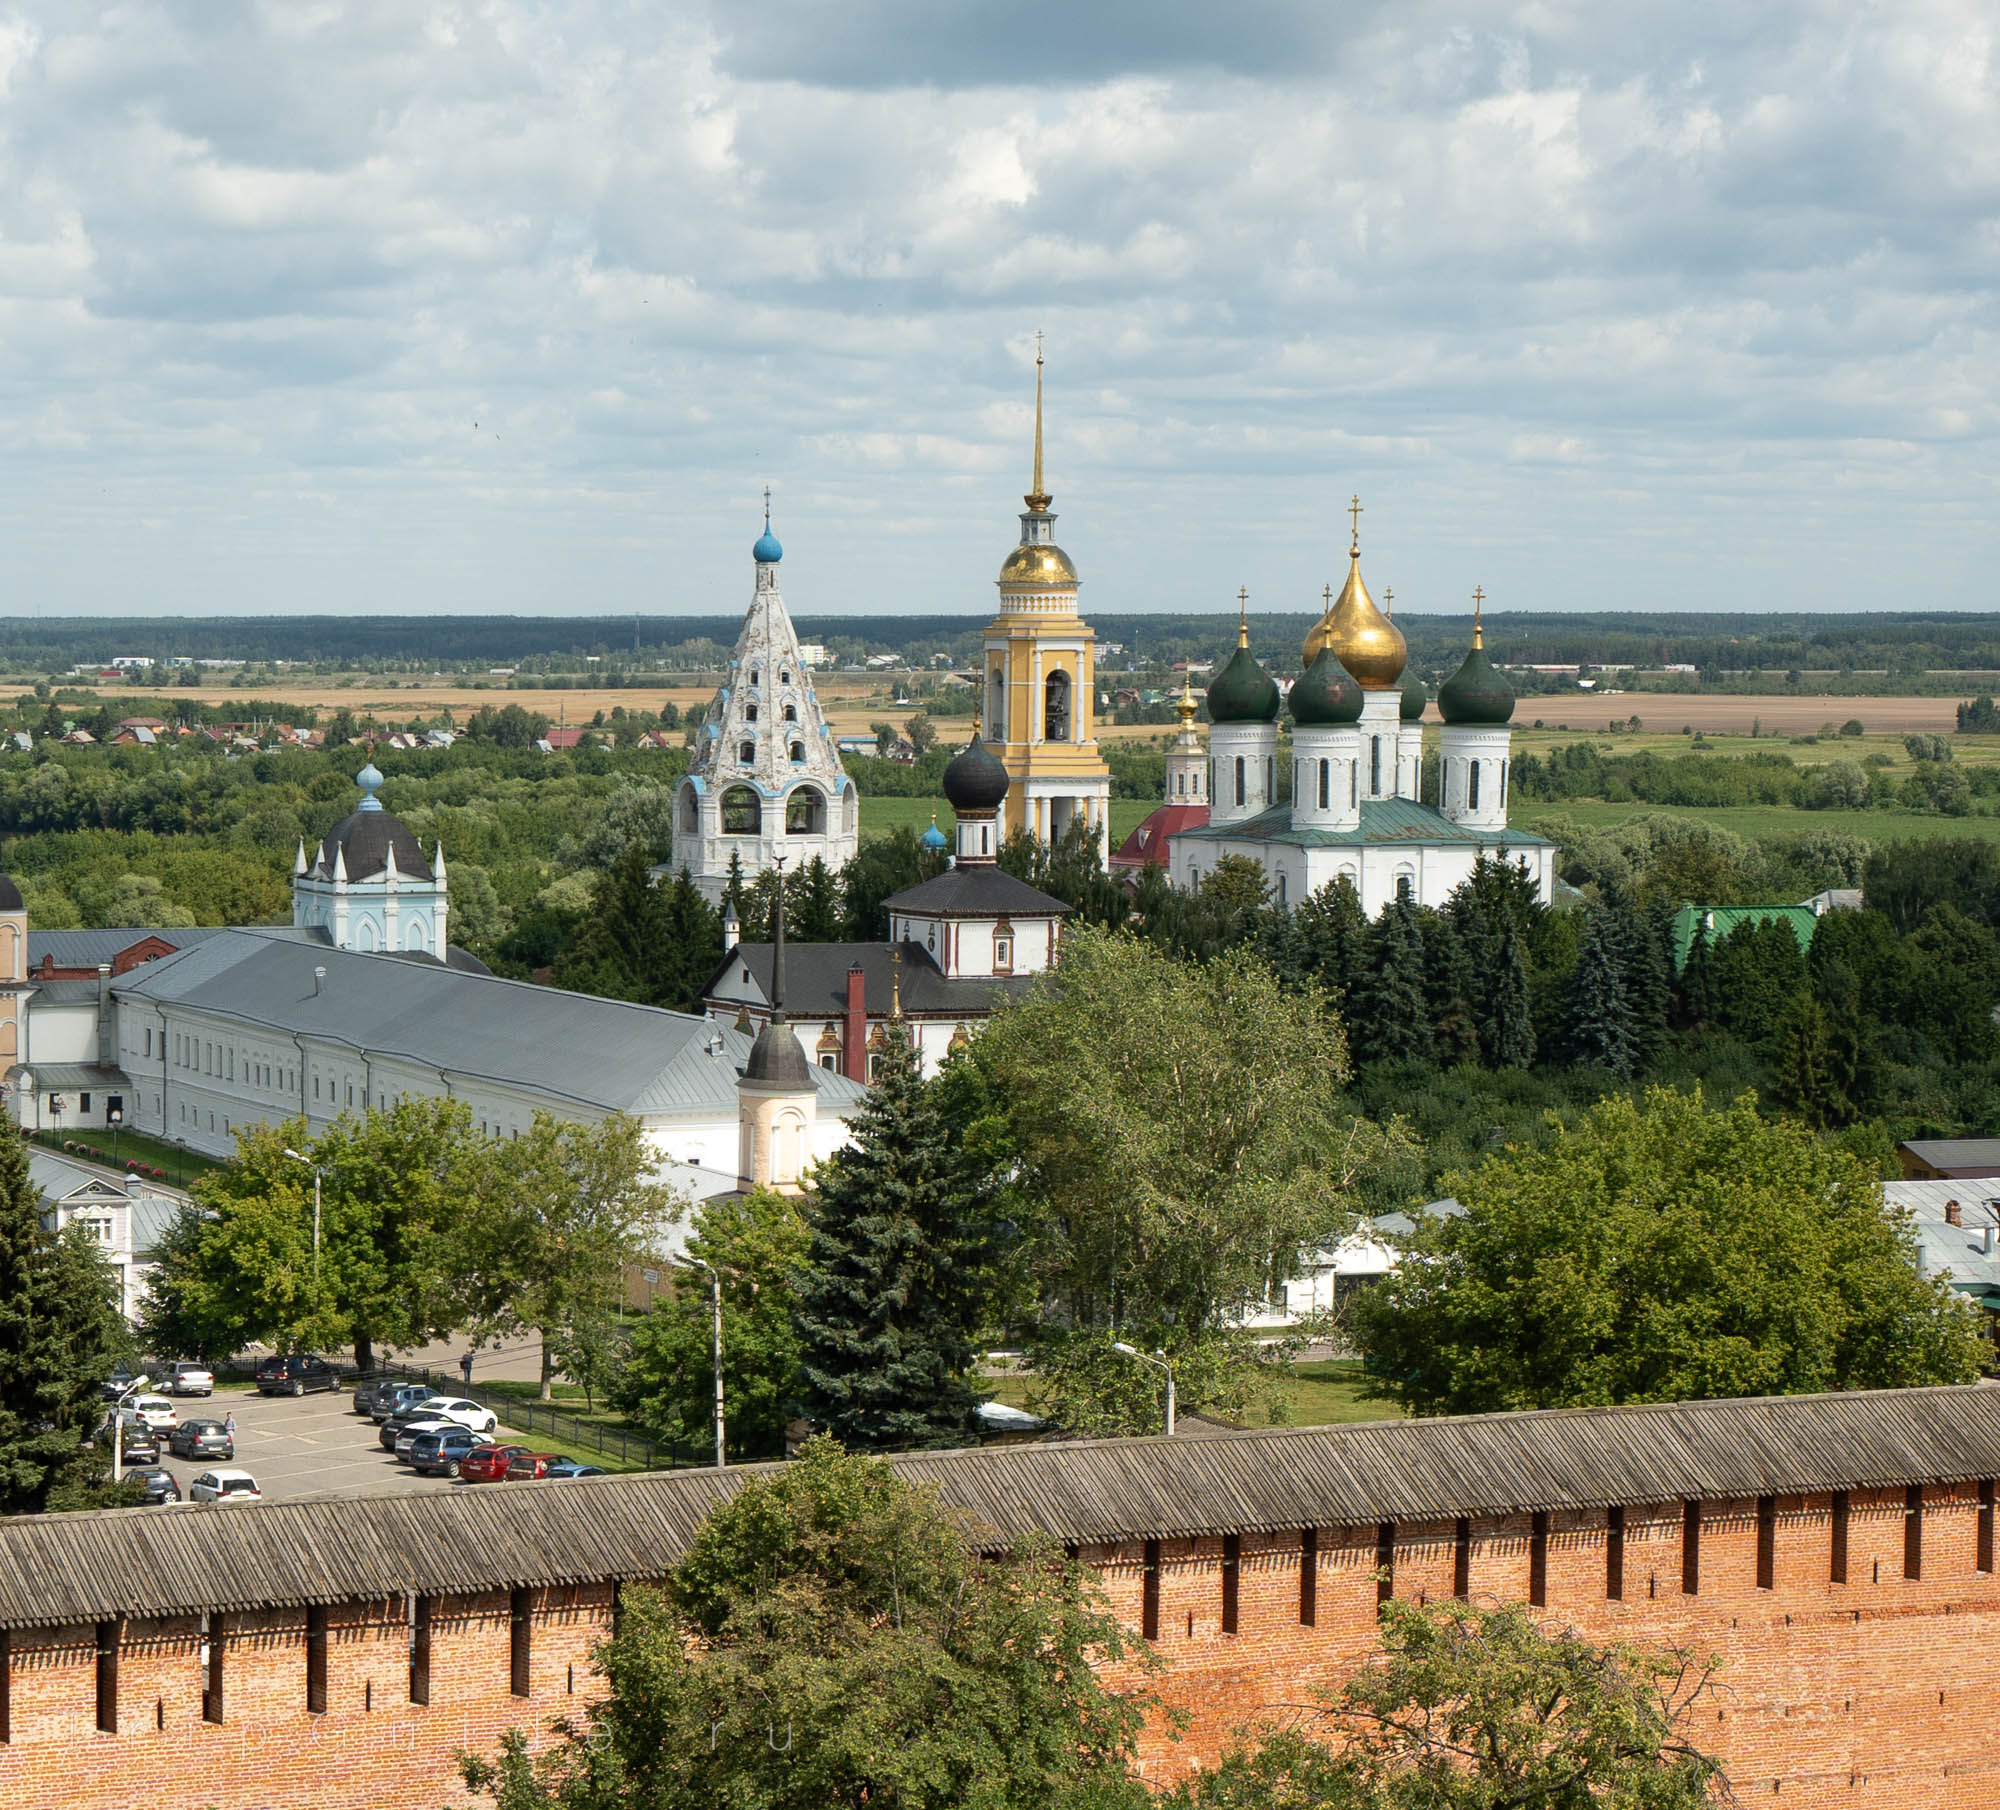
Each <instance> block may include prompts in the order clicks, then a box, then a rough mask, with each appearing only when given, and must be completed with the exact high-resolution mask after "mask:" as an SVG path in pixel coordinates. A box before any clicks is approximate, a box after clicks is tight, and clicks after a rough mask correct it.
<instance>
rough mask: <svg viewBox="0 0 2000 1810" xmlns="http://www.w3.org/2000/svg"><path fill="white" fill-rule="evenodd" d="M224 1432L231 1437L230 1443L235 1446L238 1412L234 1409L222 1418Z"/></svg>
mask: <svg viewBox="0 0 2000 1810" xmlns="http://www.w3.org/2000/svg"><path fill="white" fill-rule="evenodd" d="M222 1430H223V1431H224V1432H225V1433H227V1434H228V1435H229V1443H230V1444H231V1445H234V1444H235V1443H236V1410H235V1409H234V1408H231V1409H230V1410H229V1412H228V1413H227V1414H225V1415H224V1416H223V1417H222Z"/></svg>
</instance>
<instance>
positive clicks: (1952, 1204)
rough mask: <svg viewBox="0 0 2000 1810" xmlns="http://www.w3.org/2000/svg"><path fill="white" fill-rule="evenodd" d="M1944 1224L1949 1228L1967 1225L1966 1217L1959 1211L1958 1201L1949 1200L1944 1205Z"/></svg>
mask: <svg viewBox="0 0 2000 1810" xmlns="http://www.w3.org/2000/svg"><path fill="white" fill-rule="evenodd" d="M1944 1222H1945V1224H1946V1225H1948V1226H1962V1225H1964V1224H1965V1215H1964V1213H1962V1212H1961V1211H1960V1210H1959V1205H1958V1202H1957V1201H1955V1200H1948V1201H1946V1202H1945V1203H1944Z"/></svg>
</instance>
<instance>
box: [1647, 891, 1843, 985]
mask: <svg viewBox="0 0 2000 1810" xmlns="http://www.w3.org/2000/svg"><path fill="white" fill-rule="evenodd" d="M1701 922H1706V923H1707V925H1708V946H1709V947H1710V948H1711V949H1713V948H1714V947H1715V945H1716V944H1717V943H1719V942H1721V941H1722V939H1723V938H1724V937H1726V936H1727V935H1728V934H1729V933H1730V932H1731V931H1732V930H1735V929H1737V928H1738V927H1739V926H1740V925H1743V924H1766V923H1769V924H1783V925H1784V926H1785V927H1786V928H1787V929H1788V930H1790V931H1791V933H1792V935H1793V936H1795V937H1796V938H1797V939H1798V944H1799V953H1800V954H1802V955H1803V954H1804V953H1805V952H1806V951H1807V950H1809V949H1810V948H1811V947H1812V940H1813V932H1814V931H1816V930H1817V929H1818V928H1819V913H1818V912H1816V911H1815V910H1813V908H1812V907H1811V906H1810V905H1683V906H1682V907H1681V908H1680V910H1678V911H1677V912H1675V913H1674V972H1675V973H1676V974H1678V973H1679V972H1680V971H1681V969H1683V968H1684V967H1686V966H1687V957H1688V950H1689V949H1690V948H1692V947H1693V945H1694V927H1695V925H1696V924H1697V923H1701Z"/></svg>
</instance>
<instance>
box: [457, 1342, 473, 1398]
mask: <svg viewBox="0 0 2000 1810" xmlns="http://www.w3.org/2000/svg"><path fill="white" fill-rule="evenodd" d="M458 1373H459V1375H460V1376H462V1377H464V1378H465V1386H466V1387H467V1388H468V1389H470V1388H471V1387H472V1353H471V1352H469V1351H468V1352H467V1353H466V1354H465V1356H463V1357H462V1358H460V1359H459V1360H458Z"/></svg>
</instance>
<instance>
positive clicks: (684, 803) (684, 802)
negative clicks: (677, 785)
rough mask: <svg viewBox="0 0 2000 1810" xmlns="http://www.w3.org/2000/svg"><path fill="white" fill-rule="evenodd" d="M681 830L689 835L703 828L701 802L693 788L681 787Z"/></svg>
mask: <svg viewBox="0 0 2000 1810" xmlns="http://www.w3.org/2000/svg"><path fill="white" fill-rule="evenodd" d="M681 828H682V829H684V830H686V831H687V832H688V834H689V835H693V834H694V833H695V832H696V831H698V830H699V829H700V828H701V800H700V799H699V798H698V797H696V796H695V789H694V787H693V786H683V787H681Z"/></svg>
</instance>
